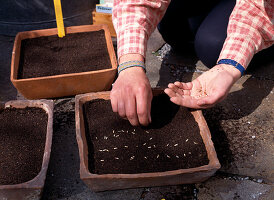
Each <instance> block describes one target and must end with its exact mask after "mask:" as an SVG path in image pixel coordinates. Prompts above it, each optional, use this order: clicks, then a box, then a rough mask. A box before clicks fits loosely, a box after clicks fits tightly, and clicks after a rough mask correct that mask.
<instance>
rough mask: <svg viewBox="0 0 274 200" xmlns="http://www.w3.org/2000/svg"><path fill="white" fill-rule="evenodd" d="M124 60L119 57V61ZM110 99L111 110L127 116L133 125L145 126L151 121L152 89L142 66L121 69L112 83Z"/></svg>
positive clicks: (123, 116)
mask: <svg viewBox="0 0 274 200" xmlns="http://www.w3.org/2000/svg"><path fill="white" fill-rule="evenodd" d="M140 56H141V55H140ZM127 59H131V58H130V57H127ZM134 59H135V60H136V56H135V57H134ZM126 61H128V60H126V59H124V60H123V57H121V58H120V62H126ZM110 100H111V106H112V110H113V112H117V113H118V114H119V115H120V116H121V117H122V118H127V119H128V120H129V122H130V123H131V124H132V125H133V126H137V125H139V124H140V125H144V126H147V125H148V124H149V123H150V122H151V116H150V109H151V101H152V90H151V86H150V83H149V80H148V78H147V76H146V74H145V72H144V70H143V69H142V68H140V67H131V68H128V69H125V70H123V71H121V72H120V74H119V76H118V78H117V80H116V81H115V83H114V84H113V88H112V90H111V93H110Z"/></svg>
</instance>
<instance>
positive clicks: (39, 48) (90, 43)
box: [18, 30, 111, 79]
mask: <svg viewBox="0 0 274 200" xmlns="http://www.w3.org/2000/svg"><path fill="white" fill-rule="evenodd" d="M107 68H111V61H110V58H109V54H108V50H107V43H106V39H105V32H104V30H100V31H94V32H85V33H73V34H68V35H66V36H65V37H63V38H59V37H58V36H57V35H54V36H43V37H38V38H31V39H25V40H22V42H21V55H20V62H19V71H18V79H25V78H36V77H43V76H53V75H60V74H70V73H79V72H88V71H95V70H101V69H107Z"/></svg>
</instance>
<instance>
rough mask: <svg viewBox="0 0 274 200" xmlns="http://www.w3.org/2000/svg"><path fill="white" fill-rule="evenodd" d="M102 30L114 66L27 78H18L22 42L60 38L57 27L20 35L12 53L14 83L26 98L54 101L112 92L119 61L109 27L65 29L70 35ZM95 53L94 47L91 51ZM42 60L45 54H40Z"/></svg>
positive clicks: (17, 36) (12, 80)
mask: <svg viewBox="0 0 274 200" xmlns="http://www.w3.org/2000/svg"><path fill="white" fill-rule="evenodd" d="M100 30H104V33H105V40H106V44H107V51H108V55H109V59H110V62H111V66H107V67H108V68H107V69H101V70H94V71H87V72H80V73H68V74H60V75H53V76H43V77H35V78H24V79H20V78H19V77H18V74H19V63H20V56H21V42H22V40H24V39H31V38H39V37H42V36H54V35H57V28H53V29H45V30H35V31H26V32H20V33H18V34H17V35H16V38H15V42H14V47H13V51H12V60H11V77H10V78H11V82H12V83H13V85H14V86H15V87H16V88H17V90H18V91H19V92H20V93H21V94H22V95H23V96H24V97H25V98H27V99H41V98H54V97H63V96H72V95H76V94H83V93H87V92H98V91H105V90H109V89H110V88H111V84H112V82H113V81H114V78H115V75H116V68H117V61H116V55H115V51H114V48H113V44H112V40H111V36H110V32H109V29H108V27H107V26H106V25H84V26H73V27H67V28H65V32H66V34H67V35H68V34H71V33H84V32H94V31H100ZM65 37H66V36H65ZM60 40H61V39H60ZM57 50H58V49H57ZM92 50H93V49H92V47H91V48H90V51H92ZM42 57H43V55H41V58H42ZM87 64H90V63H87ZM91 64H92V63H91ZM50 67H53V68H54V67H58V66H50ZM76 67H77V66H76Z"/></svg>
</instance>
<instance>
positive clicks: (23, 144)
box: [0, 107, 48, 185]
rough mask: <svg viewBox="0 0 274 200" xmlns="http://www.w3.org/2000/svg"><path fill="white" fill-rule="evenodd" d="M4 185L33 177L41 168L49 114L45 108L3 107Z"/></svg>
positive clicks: (0, 158) (0, 175) (0, 150)
mask: <svg viewBox="0 0 274 200" xmlns="http://www.w3.org/2000/svg"><path fill="white" fill-rule="evenodd" d="M0 121H1V123H0V184H1V185H12V184H20V183H24V182H26V181H29V180H32V179H33V178H34V177H35V176H37V175H38V173H39V172H40V170H41V167H42V162H43V155H44V149H45V141H46V133H47V121H48V116H47V113H46V112H45V111H44V110H43V109H41V108H33V107H28V108H25V109H21V108H20V109H19V108H18V109H17V108H6V109H1V110H0Z"/></svg>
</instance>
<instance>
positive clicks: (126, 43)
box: [117, 28, 148, 59]
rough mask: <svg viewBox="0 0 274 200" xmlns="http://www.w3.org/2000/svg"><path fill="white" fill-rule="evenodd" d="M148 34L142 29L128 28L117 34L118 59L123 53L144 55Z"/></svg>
mask: <svg viewBox="0 0 274 200" xmlns="http://www.w3.org/2000/svg"><path fill="white" fill-rule="evenodd" d="M147 40H148V36H147V34H146V32H145V31H144V30H143V29H136V28H128V29H126V30H122V31H120V32H119V34H118V40H117V41H118V59H119V58H120V57H121V56H122V55H125V54H130V53H136V54H141V55H142V56H143V57H144V58H145V55H146V53H145V52H146V46H147Z"/></svg>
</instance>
